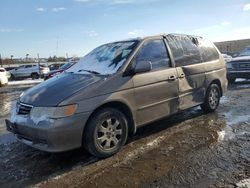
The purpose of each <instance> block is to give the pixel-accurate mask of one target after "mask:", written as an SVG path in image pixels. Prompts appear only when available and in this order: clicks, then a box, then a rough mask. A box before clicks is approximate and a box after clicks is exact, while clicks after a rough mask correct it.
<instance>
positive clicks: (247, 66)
mask: <svg viewBox="0 0 250 188" xmlns="http://www.w3.org/2000/svg"><path fill="white" fill-rule="evenodd" d="M233 68H234V69H236V70H250V62H237V63H233Z"/></svg>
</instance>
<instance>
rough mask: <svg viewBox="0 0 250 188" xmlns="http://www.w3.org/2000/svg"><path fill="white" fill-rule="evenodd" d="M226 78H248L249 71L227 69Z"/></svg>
mask: <svg viewBox="0 0 250 188" xmlns="http://www.w3.org/2000/svg"><path fill="white" fill-rule="evenodd" d="M227 78H247V79H250V70H249V71H234V70H227Z"/></svg>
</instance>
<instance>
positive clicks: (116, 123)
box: [83, 108, 128, 158]
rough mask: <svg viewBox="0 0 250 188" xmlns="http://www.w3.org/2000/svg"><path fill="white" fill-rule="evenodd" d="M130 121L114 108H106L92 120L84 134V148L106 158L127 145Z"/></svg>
mask: <svg viewBox="0 0 250 188" xmlns="http://www.w3.org/2000/svg"><path fill="white" fill-rule="evenodd" d="M127 137H128V120H127V118H126V116H125V115H124V114H123V113H122V112H120V111H119V110H116V109H114V108H104V109H102V110H100V111H98V112H97V113H96V114H94V116H93V117H92V118H91V119H90V121H89V123H88V124H87V126H86V128H85V131H84V134H83V146H84V148H85V149H86V150H87V151H88V152H89V153H91V154H92V155H94V156H96V157H98V158H106V157H109V156H111V155H114V154H115V153H117V152H118V151H119V150H120V148H121V147H122V146H123V145H124V144H125V143H126V141H127Z"/></svg>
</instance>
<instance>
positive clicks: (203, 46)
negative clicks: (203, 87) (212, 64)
mask: <svg viewBox="0 0 250 188" xmlns="http://www.w3.org/2000/svg"><path fill="white" fill-rule="evenodd" d="M198 41H199V49H200V52H201V56H202V59H203V61H204V62H207V61H213V60H216V59H219V53H218V51H217V50H216V48H215V47H214V45H213V43H212V42H209V41H208V40H205V39H198Z"/></svg>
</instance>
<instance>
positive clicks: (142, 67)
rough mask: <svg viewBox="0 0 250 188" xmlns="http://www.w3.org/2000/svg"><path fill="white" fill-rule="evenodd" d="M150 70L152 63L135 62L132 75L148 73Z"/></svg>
mask: <svg viewBox="0 0 250 188" xmlns="http://www.w3.org/2000/svg"><path fill="white" fill-rule="evenodd" d="M151 70H152V63H151V61H139V62H137V64H136V66H135V69H134V74H136V73H142V72H149V71H151Z"/></svg>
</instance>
